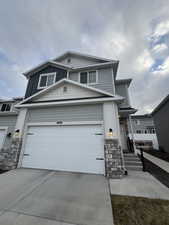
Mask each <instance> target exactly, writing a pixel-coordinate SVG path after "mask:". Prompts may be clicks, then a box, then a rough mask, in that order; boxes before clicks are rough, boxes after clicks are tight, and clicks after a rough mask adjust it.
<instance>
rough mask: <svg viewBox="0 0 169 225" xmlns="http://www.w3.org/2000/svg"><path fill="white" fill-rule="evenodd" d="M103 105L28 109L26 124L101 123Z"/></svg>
mask: <svg viewBox="0 0 169 225" xmlns="http://www.w3.org/2000/svg"><path fill="white" fill-rule="evenodd" d="M102 120H103V105H102V104H93V105H76V106H58V107H48V108H37V109H35V108H34V109H29V110H28V114H27V122H28V123H40V122H57V121H65V122H73V121H102Z"/></svg>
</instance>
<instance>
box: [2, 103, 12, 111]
mask: <svg viewBox="0 0 169 225" xmlns="http://www.w3.org/2000/svg"><path fill="white" fill-rule="evenodd" d="M10 110H11V104H9V103H4V104H2V106H1V112H9V111H10Z"/></svg>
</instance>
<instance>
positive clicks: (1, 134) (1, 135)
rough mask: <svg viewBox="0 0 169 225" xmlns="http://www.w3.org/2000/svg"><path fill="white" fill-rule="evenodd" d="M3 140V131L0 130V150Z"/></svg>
mask: <svg viewBox="0 0 169 225" xmlns="http://www.w3.org/2000/svg"><path fill="white" fill-rule="evenodd" d="M4 138H5V129H1V128H0V148H2V146H3V143H4Z"/></svg>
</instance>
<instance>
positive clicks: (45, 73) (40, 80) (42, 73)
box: [38, 72, 56, 89]
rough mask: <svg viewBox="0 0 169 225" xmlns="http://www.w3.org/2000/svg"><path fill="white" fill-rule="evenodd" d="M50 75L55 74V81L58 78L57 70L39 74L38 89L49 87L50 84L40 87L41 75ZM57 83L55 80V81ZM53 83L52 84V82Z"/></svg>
mask: <svg viewBox="0 0 169 225" xmlns="http://www.w3.org/2000/svg"><path fill="white" fill-rule="evenodd" d="M50 75H54V81H55V80H56V72H52V73H42V74H40V76H39V81H38V89H44V88H47V87H49V86H44V87H40V81H41V77H44V76H50ZM54 83H55V82H54ZM51 85H52V84H51Z"/></svg>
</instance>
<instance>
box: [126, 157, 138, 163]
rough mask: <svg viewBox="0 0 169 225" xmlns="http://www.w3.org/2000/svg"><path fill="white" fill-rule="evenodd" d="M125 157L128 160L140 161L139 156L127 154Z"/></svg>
mask: <svg viewBox="0 0 169 225" xmlns="http://www.w3.org/2000/svg"><path fill="white" fill-rule="evenodd" d="M124 159H125V160H126V161H131V162H132V161H138V162H140V159H139V158H138V157H126V156H124Z"/></svg>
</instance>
